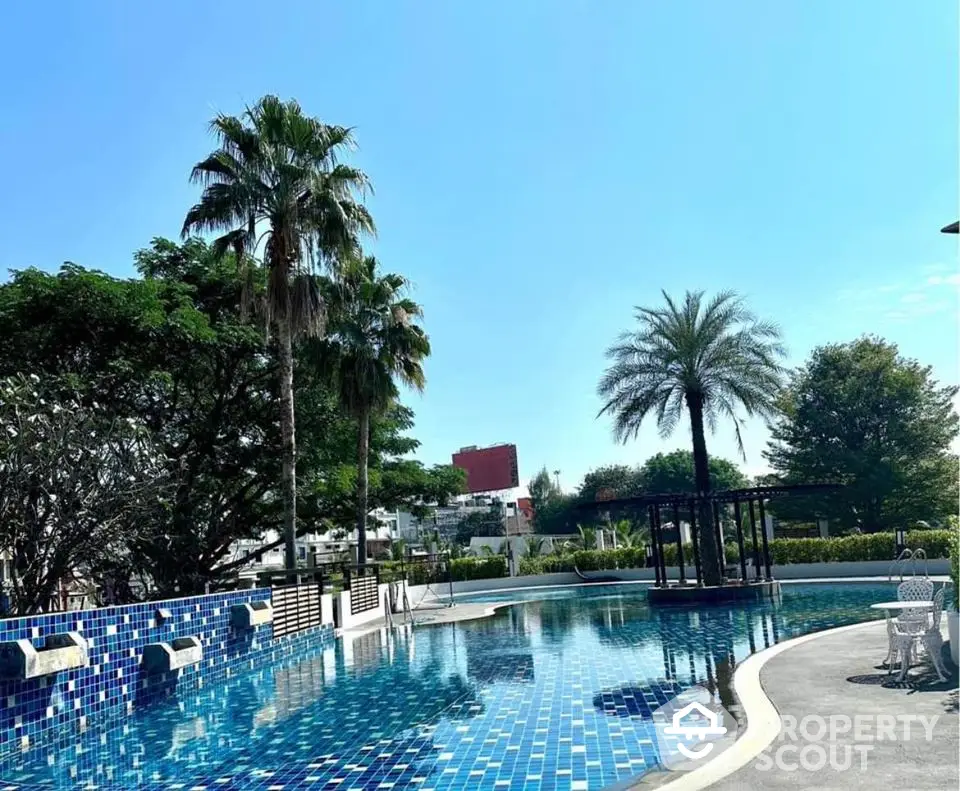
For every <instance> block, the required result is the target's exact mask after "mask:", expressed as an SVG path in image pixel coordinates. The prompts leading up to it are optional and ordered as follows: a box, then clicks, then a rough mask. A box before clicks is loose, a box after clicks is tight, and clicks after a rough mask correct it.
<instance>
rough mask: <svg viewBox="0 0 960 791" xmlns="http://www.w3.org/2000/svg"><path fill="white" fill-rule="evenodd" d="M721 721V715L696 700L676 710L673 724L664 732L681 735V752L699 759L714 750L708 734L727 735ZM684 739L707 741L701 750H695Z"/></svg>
mask: <svg viewBox="0 0 960 791" xmlns="http://www.w3.org/2000/svg"><path fill="white" fill-rule="evenodd" d="M720 722H721V717H720V715H719V714H717V712H715V711H711V710H710V709H708V708H707V707H706V706H704V705H703V704H702V703H699V702H698V701H696V700H695V701H693V703H688V704H687V705H686V706H684V707H683V708H682V709H680V710H679V711H678V712H676V713H675V714H674V715H673V724H672V725H668V726H667V727H665V728H664V729H663V732H664V733H665V734H667V735H668V736H679V737H680V740H678V741H677V750H678V751H679V752H680V754H681V755H684V756H686V757H687V758H689V759H690V760H691V761H699V760H700V759H701V758H706V757H707V756H708V755H710V752H711V751H712V750H713V742H708V741H706V739H707V737H708V736H724V735H726V733H727V729H726V726H724V725H721V724H720ZM701 723H703V724H701ZM683 739H696V740H698V741H700V742H706V743H705V744H703V746H702V747H701V748H700V749H699V750H694V749H691V748H690V747H687V746H686V744H685V743H684V741H683Z"/></svg>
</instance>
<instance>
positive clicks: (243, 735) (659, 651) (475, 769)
mask: <svg viewBox="0 0 960 791" xmlns="http://www.w3.org/2000/svg"><path fill="white" fill-rule="evenodd" d="M891 590H892V586H890V585H886V584H882V583H839V584H811V585H785V586H784V590H783V597H782V601H781V602H780V603H778V604H774V603H764V604H749V605H737V606H728V607H722V608H719V607H713V608H691V607H684V608H657V609H651V608H649V607H648V606H647V604H646V598H645V587H643V586H575V587H568V588H559V589H544V590H540V591H511V592H509V593H502V594H485V595H479V594H478V595H473V596H470V597H465V598H464V599H462V600H467V599H469V600H471V601H503V600H510V601H517V600H520V599H523V600H524V601H522V602H520V603H518V604H516V605H514V606H509V607H504V608H503V609H501V610H498V611H497V613H496V614H495V615H493V616H491V617H489V618H484V619H480V620H476V621H467V622H463V623H459V624H445V625H422V626H416V627H413V628H411V627H404V628H402V629H397V630H395V631H393V632H391V633H388V632H385V631H384V632H380V631H376V632H372V633H370V634H367V635H364V636H362V637H359V638H347V639H344V640H337V641H336V642H335V644H334V645H333V646H327V647H325V648H322V649H316V650H314V651H312V652H310V651H307V652H303V653H301V654H299V655H297V656H295V657H292V658H290V659H288V660H285V661H284V662H282V663H279V664H277V665H274V666H271V667H264V668H260V669H258V670H256V671H252V672H245V673H242V674H239V675H236V676H234V677H233V678H230V679H228V680H227V681H225V682H223V683H220V684H217V685H215V686H210V687H206V688H201V689H200V690H199V691H197V692H195V693H193V694H192V695H190V696H188V697H184V698H181V699H179V700H170V701H167V702H164V703H161V704H156V705H153V706H151V707H149V708H147V709H143V710H141V711H138V712H137V713H136V714H134V715H133V716H131V717H129V718H127V719H125V720H123V721H122V722H120V723H119V724H117V725H115V726H113V727H110V728H106V729H100V730H90V731H88V732H87V733H86V734H84V735H83V736H82V737H80V739H79V740H76V739H70V740H69V741H68V742H67V743H65V744H61V745H47V746H44V747H38V748H34V749H32V750H29V751H27V752H25V753H23V754H21V755H18V756H16V757H15V758H11V759H7V760H6V761H4V762H3V763H0V789H7V788H11V789H27V788H90V789H93V788H99V789H129V788H155V789H174V788H177V789H184V791H186V790H188V789H193V788H200V787H202V788H204V789H210V790H211V791H212V789H240V788H244V789H247V788H250V789H273V791H281V789H283V790H287V789H302V788H315V789H320V788H325V789H338V790H339V791H351V790H352V789H365V790H367V789H382V790H383V791H400V789H417V790H418V791H431V790H435V791H447V790H448V789H449V791H459V790H460V789H464V791H467V790H469V791H474V790H475V789H495V790H498V791H499V790H500V789H502V791H513V790H515V789H523V791H552V790H553V789H557V790H558V791H584V790H585V789H599V788H604V787H606V786H609V785H611V784H613V783H616V782H618V781H622V780H625V779H626V778H629V777H637V776H639V775H642V774H644V773H646V772H648V771H651V770H653V769H656V768H657V766H658V764H657V752H656V748H655V744H654V740H653V738H652V725H651V723H650V720H649V712H650V710H651V709H652V708H656V707H657V706H659V705H661V704H662V703H665V702H666V701H667V700H668V699H669V698H670V697H672V696H673V695H674V694H676V692H677V691H678V690H680V689H682V688H684V687H686V686H689V685H691V684H693V683H701V684H704V685H706V686H708V687H709V688H711V689H712V690H714V691H715V692H716V694H718V695H719V696H720V699H721V702H723V703H724V705H726V706H727V707H728V708H729V707H730V706H731V705H732V691H731V684H732V676H733V671H734V669H735V667H736V664H737V663H738V662H740V661H742V660H743V659H744V658H745V657H746V656H748V655H749V654H751V653H753V652H755V651H758V650H763V648H765V647H766V646H768V645H772V644H774V643H776V642H780V641H783V640H786V639H790V638H792V637H796V636H798V635H800V634H805V633H808V632H812V631H816V630H819V629H825V628H829V627H832V626H840V625H845V624H850V623H856V622H859V621H865V620H870V619H874V618H876V617H877V615H878V614H877V613H876V612H872V611H871V610H870V609H869V605H870V604H871V603H872V602H876V601H881V600H883V599H884V598H890V595H891Z"/></svg>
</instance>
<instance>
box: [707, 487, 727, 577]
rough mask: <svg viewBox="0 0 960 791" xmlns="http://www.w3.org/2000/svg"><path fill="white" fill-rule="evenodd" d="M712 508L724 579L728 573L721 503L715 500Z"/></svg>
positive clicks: (718, 558) (718, 561)
mask: <svg viewBox="0 0 960 791" xmlns="http://www.w3.org/2000/svg"><path fill="white" fill-rule="evenodd" d="M710 510H712V511H713V531H714V533H715V534H716V539H715V540H716V542H717V563H719V564H720V579H723V578H724V577H725V576H726V574H727V554H726V552H725V551H724V546H723V527H722V526H721V525H720V503H718V502H717V501H716V500H714V501H713V503H712V508H711V509H710Z"/></svg>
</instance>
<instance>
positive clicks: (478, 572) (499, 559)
mask: <svg viewBox="0 0 960 791" xmlns="http://www.w3.org/2000/svg"><path fill="white" fill-rule="evenodd" d="M450 571H451V576H452V577H453V581H454V582H462V581H464V580H486V579H494V578H496V577H506V576H507V559H506V558H505V557H504V556H503V555H492V556H491V557H485V558H457V559H456V560H451V561H450Z"/></svg>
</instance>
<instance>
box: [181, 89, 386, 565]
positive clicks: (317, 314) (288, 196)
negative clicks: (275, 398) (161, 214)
mask: <svg viewBox="0 0 960 791" xmlns="http://www.w3.org/2000/svg"><path fill="white" fill-rule="evenodd" d="M210 126H211V129H212V131H213V133H214V135H215V136H216V139H217V148H216V150H214V151H213V152H212V153H211V154H210V155H209V156H208V157H207V158H206V159H204V160H203V161H202V162H199V163H197V164H196V165H195V166H194V168H193V172H192V174H191V180H192V181H194V182H196V183H200V184H202V185H203V193H202V195H201V197H200V200H199V202H198V203H197V204H196V205H195V206H194V207H193V208H191V209H190V211H189V212H187V216H186V219H185V220H184V222H183V236H184V237H185V238H186V237H188V236H189V235H191V234H194V233H208V232H213V233H220V234H222V235H220V236H219V237H218V238H217V239H216V241H215V242H214V243H213V250H214V252H215V254H216V255H218V256H222V255H224V254H225V253H226V252H228V251H233V253H234V254H235V255H236V258H237V261H238V265H239V266H240V267H241V269H243V270H244V272H245V275H246V279H247V282H248V283H249V284H250V286H251V288H250V289H249V290H248V292H247V296H248V297H251V296H252V283H253V282H254V281H255V280H256V279H257V278H256V270H257V269H258V265H257V262H256V259H255V257H254V256H255V255H256V254H257V252H258V250H262V259H263V261H262V265H263V268H264V269H265V272H264V275H265V278H263V279H265V281H266V289H265V293H264V294H263V295H262V297H261V298H260V299H259V300H258V301H257V302H255V303H254V304H255V305H256V307H258V308H259V309H260V312H261V313H262V315H263V318H264V320H265V322H266V325H267V329H268V332H269V331H271V330H273V329H275V330H276V336H277V341H278V357H279V360H278V362H279V370H280V406H281V410H280V433H281V441H282V462H283V472H282V482H281V491H282V499H283V514H284V544H285V561H286V567H287V568H288V569H292V568H295V567H296V553H295V541H296V507H297V506H296V504H297V477H296V456H297V445H296V432H295V426H294V403H293V344H294V340H295V339H296V338H297V336H299V335H302V334H306V335H310V334H318V333H320V332H321V331H322V328H323V317H324V310H323V304H322V301H321V298H320V294H319V292H318V290H317V283H316V278H315V277H314V272H315V270H316V269H317V268H318V267H324V266H326V267H328V268H332V269H336V267H337V266H338V262H339V261H340V260H342V259H343V258H344V257H345V256H349V255H351V254H353V253H355V252H356V251H357V250H358V249H359V240H360V237H361V236H362V235H363V234H366V233H373V232H374V224H373V220H372V218H371V217H370V214H369V213H368V212H367V210H366V208H365V207H364V206H363V204H362V203H361V202H360V200H359V198H358V196H362V195H363V194H364V192H365V190H366V189H367V188H368V187H369V182H368V180H367V177H366V175H364V173H363V172H362V171H360V170H358V169H356V168H354V167H351V166H349V165H346V164H343V163H342V162H340V157H341V155H342V154H343V153H344V152H345V151H348V150H350V149H351V148H352V147H353V138H352V134H351V131H350V130H349V129H348V128H346V127H342V126H333V125H330V124H325V123H323V122H322V121H320V120H318V119H316V118H311V117H309V116H307V115H304V113H303V111H302V109H301V108H300V105H298V104H297V103H296V102H295V101H289V102H282V101H280V99H278V98H277V97H276V96H264V97H263V98H262V99H260V101H258V102H257V103H256V104H255V105H253V106H252V107H249V108H247V110H246V112H244V113H243V115H241V116H239V117H238V116H229V115H218V116H217V117H216V118H214V119H213V121H212V122H211V124H210Z"/></svg>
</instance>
